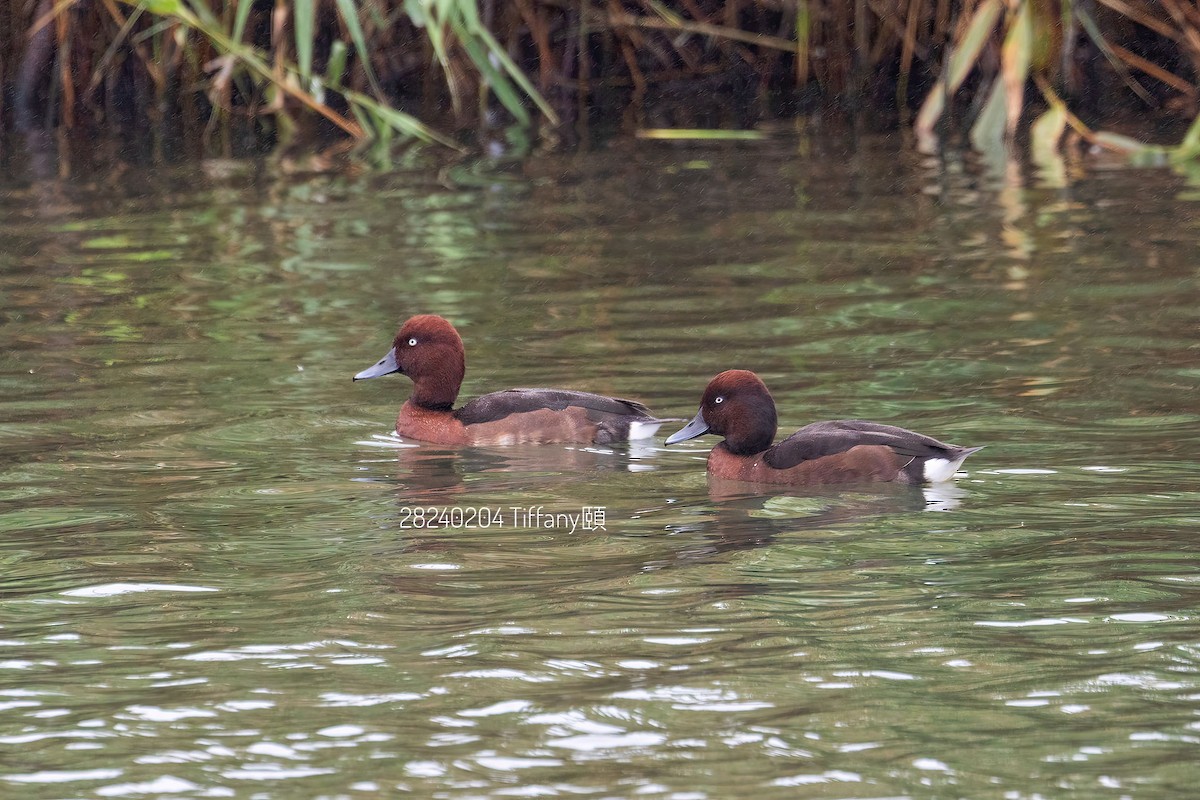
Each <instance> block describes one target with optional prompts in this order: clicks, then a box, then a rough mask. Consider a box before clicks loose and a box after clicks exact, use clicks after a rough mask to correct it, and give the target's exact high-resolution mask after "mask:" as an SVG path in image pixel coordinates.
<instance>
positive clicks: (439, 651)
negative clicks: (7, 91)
mask: <svg viewBox="0 0 1200 800" xmlns="http://www.w3.org/2000/svg"><path fill="white" fill-rule="evenodd" d="M1197 219H1200V217H1198V216H1197V214H1196V205H1195V194H1194V192H1193V191H1192V190H1190V189H1189V188H1188V187H1186V186H1184V185H1182V183H1180V182H1179V181H1178V180H1177V179H1175V178H1173V177H1171V176H1169V175H1165V174H1163V173H1158V172H1140V171H1135V170H1125V169H1119V170H1112V169H1098V168H1088V169H1085V170H1083V171H1082V172H1080V174H1079V175H1077V176H1076V177H1075V179H1074V182H1073V183H1072V184H1071V185H1070V186H1069V187H1065V188H1064V187H1061V186H1059V187H1055V186H1048V185H1043V184H1041V183H1039V181H1038V179H1037V178H1036V177H1032V178H1029V179H1026V180H1022V181H1011V180H1010V182H1009V183H1007V184H1005V183H1003V182H997V181H996V180H994V179H991V178H988V177H986V176H985V175H984V174H982V172H981V171H980V170H977V169H974V168H973V167H970V166H969V165H967V166H963V165H957V164H953V163H952V164H950V165H949V167H948V168H943V167H939V166H938V165H936V164H929V163H924V162H922V161H920V160H918V159H916V158H913V157H911V156H909V155H907V153H906V151H905V150H904V149H903V148H902V146H901V145H900V144H899V143H896V142H892V141H888V140H882V139H881V140H867V141H860V142H858V143H857V144H853V143H850V142H848V141H847V140H843V139H838V138H836V137H832V136H831V137H828V138H824V139H812V140H810V139H803V140H801V141H799V142H797V141H796V140H792V139H789V140H786V141H785V140H773V141H769V142H764V143H756V144H755V143H752V144H737V145H729V146H720V147H695V146H686V145H662V144H656V143H640V144H627V143H619V144H616V145H614V146H612V147H611V148H607V149H605V150H602V151H599V152H594V153H582V154H576V155H564V156H550V157H546V158H543V159H539V160H537V161H536V162H533V163H529V164H520V165H516V166H513V165H508V166H503V167H500V166H495V165H493V166H481V167H458V168H454V169H450V170H443V171H441V172H435V171H430V172H421V171H414V172H397V173H392V174H383V175H380V174H342V173H327V174H321V173H314V174H282V173H281V172H280V171H278V170H276V169H274V168H272V167H270V166H266V165H254V164H243V163H229V162H212V163H206V164H200V165H190V166H185V167H175V168H170V169H162V170H154V171H140V170H126V171H123V172H114V173H112V174H111V175H109V174H105V175H102V176H99V177H80V178H75V179H70V180H60V181H53V182H46V181H42V182H28V181H22V180H16V179H14V180H11V181H9V183H7V184H6V191H5V193H4V194H3V196H2V197H0V321H2V325H0V343H2V345H3V353H4V356H3V359H2V360H0V402H2V406H0V408H2V413H0V532H2V535H0V561H2V562H3V564H4V570H3V592H2V593H0V640H2V642H0V645H2V646H0V710H2V711H3V714H2V715H0V754H3V758H2V759H0V763H3V765H4V766H3V767H2V768H0V791H2V792H3V793H5V794H8V793H13V794H14V796H16V795H17V794H18V793H19V796H21V797H28V798H59V797H92V796H95V797H123V796H128V797H144V796H159V797H284V796H294V797H301V796H302V797H324V798H333V797H373V796H388V795H394V794H399V793H401V792H411V793H413V794H414V795H415V796H421V797H441V798H475V797H510V796H515V797H606V798H607V797H629V798H642V797H647V798H678V800H684V799H685V798H688V799H690V798H728V797H751V796H752V797H762V798H769V797H780V798H784V797H788V798H791V797H797V796H803V797H811V798H875V797H914V798H917V797H973V798H981V797H997V798H1000V797H1004V798H1033V797H1058V798H1062V797H1079V798H1095V797H1114V798H1116V797H1138V798H1161V797H1182V796H1188V794H1189V792H1191V791H1192V787H1193V786H1194V784H1195V781H1196V779H1197V777H1198V774H1197V769H1196V766H1195V763H1196V758H1195V754H1196V746H1197V744H1198V743H1200V622H1198V620H1197V615H1198V614H1200V577H1197V575H1198V573H1197V564H1198V563H1200V544H1198V543H1197V541H1198V540H1197V537H1196V529H1197V522H1198V521H1200V513H1198V512H1197V508H1198V502H1197V501H1198V500H1200V492H1198V491H1197V486H1198V482H1197V478H1198V477H1200V461H1198V460H1197V457H1196V452H1197V444H1198V436H1197V430H1198V423H1200V414H1198V413H1197V405H1196V400H1195V397H1196V390H1197V379H1198V378H1200V368H1198V367H1197V350H1196V342H1197V338H1196V333H1197V311H1196V309H1197V308H1200V291H1198V285H1197V266H1196V261H1195V253H1196V252H1197V240H1198V231H1197V224H1198V223H1197ZM424 312H432V313H439V314H443V315H445V316H447V317H449V318H450V319H452V320H453V321H454V322H455V324H456V325H457V326H458V327H459V330H460V331H461V333H462V334H463V337H464V339H465V340H466V343H467V348H468V374H467V379H466V383H465V385H464V387H463V396H464V397H471V396H474V395H477V394H480V393H483V392H486V391H491V390H495V389H500V388H506V387H509V386H521V385H547V386H562V387H569V388H575V389H584V390H591V391H598V392H606V393H616V394H621V395H626V396H632V397H637V398H639V399H641V400H643V401H645V402H647V403H648V404H649V405H650V406H651V407H652V408H654V409H655V410H656V411H658V412H659V413H661V414H664V415H669V416H677V417H690V416H691V415H692V414H693V413H694V411H695V407H696V405H697V403H698V401H699V396H700V392H701V391H702V389H703V387H704V384H705V383H706V382H707V380H708V379H709V378H710V377H711V376H712V375H713V374H715V373H716V372H718V371H720V370H723V369H727V368H731V367H741V368H747V369H753V370H755V371H757V372H758V373H759V374H760V375H761V376H762V377H763V379H764V380H765V381H766V382H767V383H768V385H769V386H770V387H771V390H772V392H773V393H774V396H775V398H776V401H777V403H778V405H779V409H780V422H781V427H782V428H783V430H784V431H790V430H792V429H794V428H796V427H799V426H800V425H802V424H804V423H806V422H809V421H812V420H815V419H821V418H829V417H866V418H870V419H876V420H879V421H883V422H889V423H894V424H902V425H905V426H908V427H913V428H916V429H918V430H921V431H923V432H926V433H930V434H932V435H935V436H938V437H939V438H944V439H947V440H949V441H953V442H956V443H960V444H968V445H978V444H985V445H987V448H986V449H985V450H983V451H982V452H981V453H979V454H978V455H976V456H973V457H972V458H971V459H970V460H969V461H968V462H967V464H966V466H965V468H964V472H963V473H962V474H960V475H959V477H958V480H957V481H956V482H955V483H954V484H953V485H952V486H943V487H940V488H939V489H938V490H933V489H925V490H922V489H919V488H911V487H892V486H882V487H876V486H866V487H863V486H859V487H852V488H849V489H846V490H844V491H836V492H835V491H809V492H803V491H796V492H778V491H777V492H774V493H756V492H752V491H747V490H746V489H745V487H738V486H732V487H730V486H710V485H709V484H708V482H707V481H706V479H705V476H704V465H703V459H704V456H705V454H706V452H707V449H708V448H709V447H710V446H711V445H712V443H713V442H712V440H711V438H706V439H700V440H696V441H692V442H688V443H686V444H684V445H680V446H677V447H672V448H665V447H663V446H662V438H663V437H662V435H660V436H659V437H658V438H657V439H656V440H655V441H654V442H653V443H652V444H649V445H646V446H634V447H628V446H621V447H614V448H608V447H561V446H547V447H521V448H512V449H506V450H500V449H496V450H490V449H480V450H467V451H453V450H447V449H444V448H437V447H430V446H422V447H399V446H397V445H396V444H395V443H394V442H391V441H389V440H388V437H387V433H388V430H389V428H390V426H391V423H392V421H393V419H394V416H395V412H396V409H397V408H398V406H399V404H400V403H401V402H402V400H403V398H404V397H406V396H407V392H408V388H409V384H408V383H407V381H406V380H405V379H403V378H401V377H399V376H391V377H388V378H384V379H380V380H375V381H370V382H366V383H359V384H352V383H351V381H350V376H351V375H353V374H354V373H355V372H357V371H358V370H359V369H362V368H363V367H365V366H367V365H369V364H371V363H373V362H374V361H375V360H377V359H378V358H379V357H380V356H381V355H382V354H383V352H384V351H385V350H386V349H387V347H388V346H389V342H390V339H391V336H392V335H393V332H394V329H395V327H396V325H397V324H398V323H399V322H400V321H401V320H402V319H404V318H405V317H407V316H409V315H411V314H415V313H424ZM667 432H670V431H669V430H667V431H664V433H667ZM417 509H426V510H428V511H426V512H418V511H417ZM530 509H535V511H530ZM536 509H540V510H541V512H542V513H544V514H569V515H581V514H583V513H584V512H585V511H586V513H587V514H588V515H589V522H588V524H587V525H584V524H582V523H583V519H582V517H579V523H578V524H576V523H571V524H568V523H567V522H565V521H562V520H558V519H553V520H551V521H550V523H549V524H543V522H542V520H543V519H544V517H539V516H536V514H537V513H538V512H537V511H536ZM446 512H449V513H450V514H451V516H450V517H448V519H447V521H446V524H434V517H436V516H437V515H438V514H441V513H446ZM453 513H459V514H464V515H465V514H466V513H473V514H475V516H476V518H477V519H480V518H483V517H484V516H485V515H486V518H487V520H489V521H490V522H491V523H492V524H489V525H486V526H483V525H475V526H471V527H467V526H464V525H462V524H461V518H460V521H459V522H456V518H454V517H453ZM497 520H498V521H499V522H500V523H501V524H495V522H496V521H497Z"/></svg>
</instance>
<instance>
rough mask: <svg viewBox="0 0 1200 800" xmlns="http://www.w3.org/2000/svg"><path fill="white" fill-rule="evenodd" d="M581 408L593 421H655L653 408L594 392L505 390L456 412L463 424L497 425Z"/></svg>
mask: <svg viewBox="0 0 1200 800" xmlns="http://www.w3.org/2000/svg"><path fill="white" fill-rule="evenodd" d="M571 407H574V408H582V409H583V410H584V411H586V412H587V413H588V417H590V418H592V419H596V420H599V419H603V418H605V417H614V416H616V417H634V418H637V419H644V420H654V419H655V417H654V415H653V414H652V413H650V409H648V408H646V406H644V405H642V404H641V403H639V402H637V401H635V400H624V399H622V398H620V397H606V396H604V395H602V394H592V393H591V392H574V391H571V390H569V389H506V390H505V391H502V392H492V393H491V394H485V395H482V396H480V397H476V398H475V399H474V400H472V401H471V402H469V403H467V404H466V405H464V406H463V407H462V408H460V409H458V410H457V411H455V412H454V415H455V416H456V417H458V418H459V420H461V421H462V423H463V424H464V425H477V424H480V423H484V422H495V421H496V420H498V419H504V418H505V417H507V416H509V415H511V414H524V413H526V412H529V411H540V410H542V409H549V410H550V411H564V410H566V409H567V408H571Z"/></svg>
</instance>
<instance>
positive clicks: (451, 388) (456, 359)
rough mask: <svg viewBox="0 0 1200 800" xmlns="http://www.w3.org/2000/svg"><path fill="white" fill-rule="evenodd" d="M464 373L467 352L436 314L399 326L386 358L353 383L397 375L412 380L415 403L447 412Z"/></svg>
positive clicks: (452, 328)
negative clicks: (395, 373) (405, 376)
mask: <svg viewBox="0 0 1200 800" xmlns="http://www.w3.org/2000/svg"><path fill="white" fill-rule="evenodd" d="M466 371H467V356H466V351H465V350H464V348H463V343H462V337H460V336H459V335H458V331H456V330H455V329H454V326H453V325H451V324H450V323H449V321H447V320H446V319H444V318H442V317H439V316H437V315H435V314H419V315H417V316H415V317H412V318H410V319H409V320H408V321H407V322H405V323H404V324H403V325H401V326H400V332H399V333H397V334H396V339H395V340H394V341H393V342H392V349H391V350H389V351H388V352H387V355H385V356H384V357H383V358H381V359H380V360H379V361H378V362H377V363H376V364H374V365H373V366H370V367H367V368H366V369H364V370H363V371H362V372H360V373H358V374H357V375H355V376H354V380H356V381H361V380H366V379H367V378H378V377H380V376H382V375H390V374H392V373H393V372H398V373H400V374H401V375H407V376H408V377H409V378H411V379H412V382H413V396H412V399H413V402H414V403H416V404H417V405H420V406H423V407H425V408H433V409H442V408H446V409H448V408H450V407H451V406H453V405H454V400H455V398H457V397H458V389H459V387H460V386H462V380H463V376H464V375H465V374H466Z"/></svg>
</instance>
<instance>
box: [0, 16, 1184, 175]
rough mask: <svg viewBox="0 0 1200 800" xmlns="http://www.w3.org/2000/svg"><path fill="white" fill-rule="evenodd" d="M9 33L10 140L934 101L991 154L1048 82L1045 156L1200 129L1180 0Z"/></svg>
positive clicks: (281, 134) (0, 59)
mask: <svg viewBox="0 0 1200 800" xmlns="http://www.w3.org/2000/svg"><path fill="white" fill-rule="evenodd" d="M0 29H2V30H3V31H5V33H0V82H3V84H4V85H5V87H6V89H8V91H6V92H5V96H6V97H9V98H11V101H12V102H11V105H10V106H9V107H3V106H0V120H3V122H4V124H5V125H12V126H14V127H16V128H17V129H30V128H34V127H43V126H57V127H60V128H64V129H71V128H80V127H98V128H100V129H102V130H104V129H107V130H113V131H115V132H127V131H130V130H135V131H149V132H150V133H153V134H156V135H157V134H161V133H171V132H173V131H174V132H177V133H181V134H182V135H183V138H185V139H187V140H188V141H192V142H195V143H196V144H197V145H199V146H202V147H207V148H208V149H213V148H214V147H215V148H216V149H218V150H225V151H229V150H231V149H232V145H231V142H232V141H234V140H235V139H237V138H239V137H241V138H245V136H246V134H247V133H249V134H250V135H251V136H250V138H252V139H253V140H255V141H260V142H271V141H280V140H281V139H286V138H287V137H289V136H290V135H291V134H292V133H293V131H295V129H296V126H297V125H298V124H300V123H308V122H309V121H313V120H315V121H318V122H319V123H320V124H321V125H323V126H325V127H326V128H327V129H328V130H330V131H333V132H337V131H340V132H341V133H342V134H343V135H344V136H347V137H349V138H351V139H354V140H370V141H374V142H376V143H378V144H380V145H381V146H386V145H387V144H388V143H389V141H391V140H393V139H395V138H397V137H399V138H403V139H419V140H424V141H440V142H442V143H444V144H447V145H451V146H453V142H452V140H451V139H450V138H449V137H447V136H446V135H444V134H442V133H439V132H438V131H439V130H447V129H449V128H451V127H455V128H459V129H463V128H479V127H483V126H485V125H489V124H492V123H493V122H494V121H496V120H497V119H502V120H512V121H515V122H517V123H519V124H526V125H528V124H532V123H533V122H535V121H539V122H541V123H544V124H547V125H549V126H554V125H556V124H558V123H559V122H560V120H561V121H564V122H568V123H571V122H573V123H580V124H582V123H586V122H588V121H589V120H591V121H595V120H596V119H598V118H603V117H604V115H605V114H610V115H611V114H614V112H615V115H616V116H619V115H621V114H624V116H623V118H622V119H623V121H624V124H625V125H626V126H629V127H643V126H646V125H647V124H650V125H651V126H653V127H658V128H666V127H686V128H705V127H745V126H747V125H748V124H750V123H752V122H753V121H754V119H756V118H758V117H761V116H762V115H763V113H764V112H765V111H770V112H771V113H789V112H795V111H799V110H804V109H810V108H824V109H831V108H832V109H838V108H841V109H848V110H850V111H859V110H862V109H875V110H887V109H898V110H899V112H900V118H901V119H902V120H903V119H905V118H907V116H908V114H909V113H910V111H915V110H916V109H917V108H918V106H919V107H920V113H919V114H917V115H916V118H915V127H916V130H917V133H918V138H919V139H920V141H921V142H922V143H923V144H925V145H927V146H929V145H931V143H935V142H936V136H937V134H938V133H939V131H940V132H943V133H944V132H951V131H953V130H955V129H956V128H957V129H962V130H963V131H964V132H968V131H969V133H970V140H971V142H972V143H973V144H974V145H975V146H976V147H979V148H981V149H982V148H985V147H986V146H988V144H989V143H990V142H994V141H998V140H1000V141H1010V140H1011V139H1012V138H1013V137H1014V135H1016V133H1017V132H1018V130H1019V128H1020V126H1021V124H1022V123H1023V122H1025V120H1023V115H1024V113H1025V112H1026V109H1027V106H1028V105H1029V100H1028V98H1027V93H1026V91H1025V90H1026V85H1027V84H1028V82H1029V78H1030V77H1032V78H1033V79H1034V80H1035V81H1036V82H1037V85H1038V87H1039V88H1040V91H1039V92H1036V93H1032V94H1033V96H1034V97H1036V98H1037V101H1036V102H1037V103H1038V104H1039V105H1044V106H1047V107H1049V108H1050V113H1051V114H1052V115H1053V116H1052V117H1051V118H1049V119H1048V120H1047V121H1046V122H1044V123H1043V124H1041V125H1039V126H1037V127H1035V128H1034V129H1033V130H1034V131H1035V135H1036V136H1037V137H1038V138H1040V139H1042V140H1043V141H1042V142H1041V145H1040V146H1042V147H1044V146H1046V142H1045V141H1044V140H1045V139H1046V137H1050V136H1052V135H1053V136H1054V141H1056V140H1057V134H1058V133H1059V132H1061V131H1062V130H1063V129H1064V127H1065V125H1064V124H1059V122H1060V118H1061V119H1065V120H1068V121H1069V122H1070V125H1071V126H1072V127H1074V128H1075V129H1076V130H1078V131H1080V132H1081V133H1084V132H1085V131H1086V130H1087V129H1086V126H1084V125H1083V123H1082V122H1079V118H1080V117H1083V118H1087V117H1092V118H1095V119H1103V118H1104V117H1105V116H1109V115H1112V114H1114V113H1115V112H1118V111H1119V110H1120V108H1121V107H1122V106H1128V107H1132V108H1135V109H1137V111H1138V112H1139V113H1142V112H1144V111H1145V110H1147V109H1149V110H1153V111H1157V112H1170V113H1174V114H1180V113H1182V114H1187V115H1194V114H1195V106H1196V101H1197V96H1196V95H1197V90H1196V82H1195V76H1196V74H1197V72H1198V71H1200V11H1197V10H1196V8H1195V6H1194V4H1192V3H1185V2H1182V0H1162V2H1155V3H1146V2H1140V0H1096V1H1095V2H1093V3H1077V2H1073V1H1072V0H853V1H852V2H851V0H676V2H665V1H664V0H512V2H500V1H499V0H274V2H272V1H271V0H141V2H132V1H131V0H36V1H31V2H29V3H6V4H3V9H2V10H0ZM1059 98H1062V100H1061V101H1060V100H1059ZM1068 108H1069V109H1071V111H1073V112H1075V113H1074V114H1068V115H1066V116H1064V112H1065V111H1066V109H1068ZM497 113H499V114H500V116H499V117H497ZM535 115H536V118H537V119H536V120H535V119H534V116H535ZM1075 115H1078V116H1075ZM956 122H957V123H959V124H958V125H955V124H954V123H956ZM1097 141H1100V142H1101V143H1105V140H1104V138H1103V137H1100V138H1099V139H1097Z"/></svg>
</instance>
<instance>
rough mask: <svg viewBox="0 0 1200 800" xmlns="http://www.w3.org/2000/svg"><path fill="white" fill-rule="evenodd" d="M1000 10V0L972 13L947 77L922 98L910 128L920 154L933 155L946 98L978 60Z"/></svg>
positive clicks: (987, 0)
mask: <svg viewBox="0 0 1200 800" xmlns="http://www.w3.org/2000/svg"><path fill="white" fill-rule="evenodd" d="M1002 10H1003V7H1002V6H1001V4H1000V0H984V2H983V3H981V4H980V5H979V7H978V8H976V9H975V14H974V15H973V16H972V17H971V21H970V22H969V23H968V24H967V30H966V32H965V33H964V34H963V37H962V41H961V42H959V43H958V44H957V46H956V47H955V49H954V51H953V52H952V53H951V54H950V63H949V64H948V65H947V67H946V74H945V75H943V76H942V77H941V78H938V80H937V82H936V83H934V85H933V88H932V89H931V90H930V91H929V94H928V95H926V96H925V102H923V103H922V104H921V110H920V111H919V112H918V113H917V119H916V122H915V123H914V124H913V130H914V132H915V133H916V134H917V149H918V150H919V151H921V152H922V153H932V152H936V150H937V135H936V134H935V133H934V128H935V127H936V126H937V123H938V120H939V119H941V118H942V112H943V111H945V110H946V98H948V97H949V96H950V95H952V94H954V93H955V92H956V91H958V88H959V87H960V86H962V82H963V81H964V80H966V78H967V75H968V74H970V72H971V69H972V68H974V66H975V62H976V61H977V60H978V59H979V53H980V52H982V50H983V46H984V44H986V43H987V40H988V38H989V37H990V36H991V35H992V31H993V30H994V29H995V27H996V20H997V19H999V18H1000V12H1001V11H1002Z"/></svg>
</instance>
